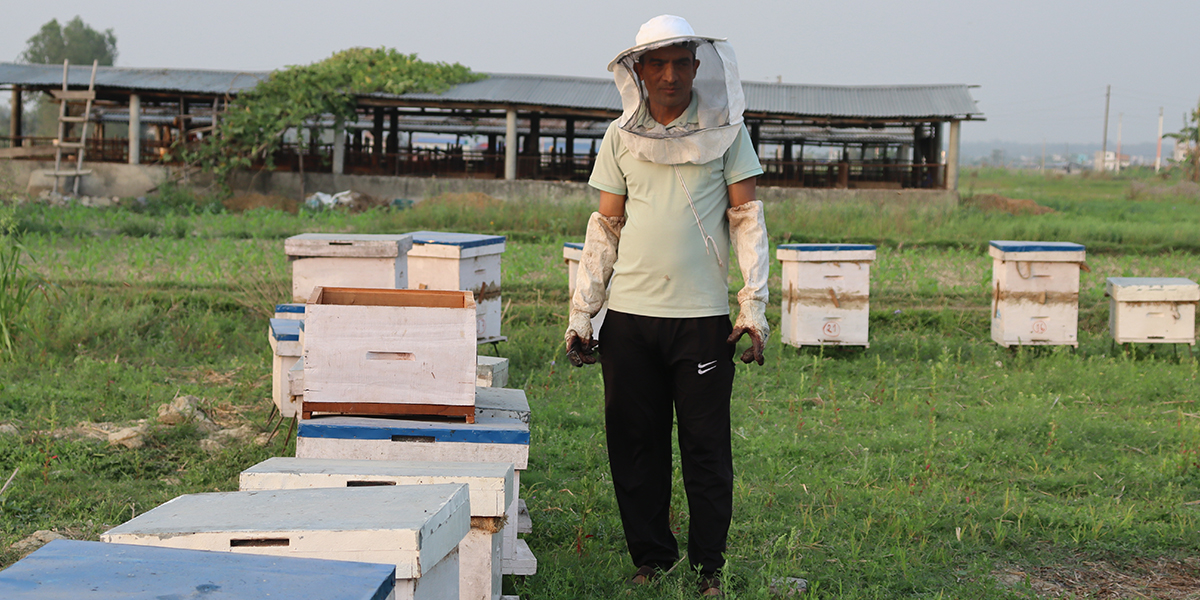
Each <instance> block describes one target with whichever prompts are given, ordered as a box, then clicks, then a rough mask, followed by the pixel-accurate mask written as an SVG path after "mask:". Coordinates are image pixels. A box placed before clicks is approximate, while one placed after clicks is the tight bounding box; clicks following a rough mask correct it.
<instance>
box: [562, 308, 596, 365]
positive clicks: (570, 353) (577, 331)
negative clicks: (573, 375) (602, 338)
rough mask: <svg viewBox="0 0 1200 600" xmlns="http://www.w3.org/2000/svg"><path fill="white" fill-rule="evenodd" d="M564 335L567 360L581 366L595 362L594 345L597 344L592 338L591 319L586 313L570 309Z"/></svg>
mask: <svg viewBox="0 0 1200 600" xmlns="http://www.w3.org/2000/svg"><path fill="white" fill-rule="evenodd" d="M565 337H566V343H567V360H570V361H571V364H572V365H575V366H576V367H582V366H583V365H591V364H595V363H596V347H597V346H599V344H598V343H597V342H596V341H595V340H593V339H592V319H591V318H589V317H588V315H587V313H585V312H580V311H574V310H573V311H571V316H570V318H569V322H568V323H567V334H566V336H565Z"/></svg>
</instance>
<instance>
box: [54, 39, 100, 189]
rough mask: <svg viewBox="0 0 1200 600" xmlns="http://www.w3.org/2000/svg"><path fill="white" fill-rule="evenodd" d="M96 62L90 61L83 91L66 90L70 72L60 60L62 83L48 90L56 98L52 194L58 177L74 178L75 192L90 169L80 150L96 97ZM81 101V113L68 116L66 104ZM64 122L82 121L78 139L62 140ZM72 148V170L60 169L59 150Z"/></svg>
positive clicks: (65, 130)
mask: <svg viewBox="0 0 1200 600" xmlns="http://www.w3.org/2000/svg"><path fill="white" fill-rule="evenodd" d="M98 64H99V61H95V60H93V61H92V79H91V81H90V82H88V89H87V91H80V90H75V91H70V90H68V89H67V78H68V75H69V73H70V68H71V65H70V61H69V60H63V82H62V90H50V94H51V95H52V96H54V99H55V100H58V139H56V140H54V193H55V194H57V193H58V180H59V179H60V178H62V177H74V178H75V187H74V191H73V193H74V194H75V195H76V196H78V195H79V180H80V178H82V177H83V176H84V175H87V174H89V173H91V172H92V170H91V169H84V168H83V151H84V149H85V148H86V147H87V134H88V119H89V118H90V117H91V114H92V101H93V100H95V99H96V66H97V65H98ZM80 102H83V103H84V108H83V114H82V115H79V116H71V111H70V105H71V104H72V103H75V104H78V103H80ZM68 123H82V124H83V125H82V131H81V132H80V134H79V141H78V142H68V141H66V139H65V137H66V133H67V127H68V125H67V124H68ZM72 149H73V150H76V152H75V170H74V171H64V170H62V158H63V150H72Z"/></svg>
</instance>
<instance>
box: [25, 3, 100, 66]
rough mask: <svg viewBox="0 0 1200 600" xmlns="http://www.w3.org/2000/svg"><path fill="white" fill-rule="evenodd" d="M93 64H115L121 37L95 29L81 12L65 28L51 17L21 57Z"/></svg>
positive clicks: (29, 41) (56, 62)
mask: <svg viewBox="0 0 1200 600" xmlns="http://www.w3.org/2000/svg"><path fill="white" fill-rule="evenodd" d="M64 59H66V60H69V61H71V64H73V65H91V64H92V61H93V60H96V61H99V62H100V64H102V65H105V66H112V65H113V63H115V62H116V60H117V36H116V35H115V34H114V33H113V30H112V29H106V30H104V32H103V33H101V32H99V31H96V30H95V29H92V28H91V26H89V25H88V24H87V23H84V22H83V19H81V18H80V17H79V16H78V15H76V16H75V18H74V19H71V20H70V21H68V22H67V25H66V26H65V27H63V26H60V25H59V24H58V19H50V22H49V23H46V24H45V25H42V29H41V30H40V31H38V32H37V34H36V35H34V36H33V37H31V38H29V39H28V40H26V41H25V51H24V52H22V53H21V57H20V60H21V61H23V62H27V63H41V64H50V65H55V64H58V65H60V64H62V61H63V60H64Z"/></svg>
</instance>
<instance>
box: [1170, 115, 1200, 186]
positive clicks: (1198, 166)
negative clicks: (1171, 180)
mask: <svg viewBox="0 0 1200 600" xmlns="http://www.w3.org/2000/svg"><path fill="white" fill-rule="evenodd" d="M1163 137H1169V138H1175V140H1176V141H1177V143H1181V144H1183V145H1184V155H1183V173H1184V177H1185V178H1186V179H1190V180H1192V181H1195V182H1197V183H1200V104H1197V105H1196V110H1193V111H1192V114H1191V124H1190V125H1189V124H1188V115H1184V118H1183V129H1180V130H1179V133H1168V134H1165V135H1163Z"/></svg>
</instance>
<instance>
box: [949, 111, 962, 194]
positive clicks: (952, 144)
mask: <svg viewBox="0 0 1200 600" xmlns="http://www.w3.org/2000/svg"><path fill="white" fill-rule="evenodd" d="M961 125H962V121H950V137H949V139H947V140H946V189H948V190H957V189H958V141H959V128H960V127H961Z"/></svg>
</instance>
